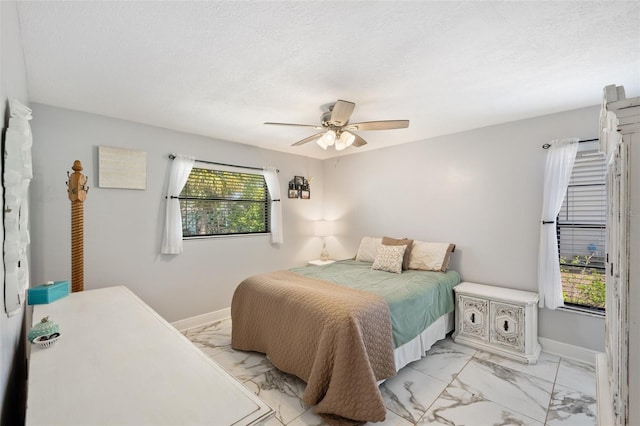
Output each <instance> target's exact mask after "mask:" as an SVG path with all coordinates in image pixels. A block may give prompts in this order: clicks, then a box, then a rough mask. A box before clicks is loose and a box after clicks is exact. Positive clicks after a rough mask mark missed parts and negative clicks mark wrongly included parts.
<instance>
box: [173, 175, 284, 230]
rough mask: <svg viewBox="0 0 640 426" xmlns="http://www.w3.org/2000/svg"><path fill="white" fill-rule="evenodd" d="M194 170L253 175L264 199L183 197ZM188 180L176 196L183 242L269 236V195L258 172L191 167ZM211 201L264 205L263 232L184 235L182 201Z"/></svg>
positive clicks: (262, 176)
mask: <svg viewBox="0 0 640 426" xmlns="http://www.w3.org/2000/svg"><path fill="white" fill-rule="evenodd" d="M194 170H209V171H212V172H220V173H232V174H235V175H254V176H260V177H261V179H262V185H263V188H264V194H265V195H264V199H260V200H253V199H247V198H232V197H209V198H206V197H193V196H188V195H184V191H185V189H186V188H187V187H188V183H189V179H190V178H191V174H192V173H193V171H194ZM189 179H187V183H185V186H184V188H183V190H182V191H181V192H180V195H178V197H177V198H178V201H179V203H180V212H181V217H182V239H183V240H195V239H207V238H225V237H244V236H257V235H270V234H271V201H272V200H271V194H270V193H269V189H268V187H267V182H266V179H265V178H264V174H263V173H260V172H256V171H255V170H250V169H245V168H243V167H231V166H223V165H209V164H202V166H200V167H193V168H192V170H191V173H189ZM188 200H191V201H199V200H201V201H211V202H213V203H216V202H230V203H236V202H237V203H247V202H255V203H260V204H263V205H264V220H263V222H262V223H263V225H264V231H248V232H223V233H211V234H192V235H189V234H188V233H186V231H187V230H188V229H187V228H186V227H185V214H184V209H185V207H184V204H183V202H184V201H188Z"/></svg>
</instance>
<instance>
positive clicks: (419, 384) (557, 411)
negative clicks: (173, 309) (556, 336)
mask: <svg viewBox="0 0 640 426" xmlns="http://www.w3.org/2000/svg"><path fill="white" fill-rule="evenodd" d="M183 334H184V335H185V336H186V337H187V338H188V339H189V340H191V341H192V342H193V343H194V344H195V345H196V346H198V347H199V348H200V349H201V350H202V351H204V352H205V353H206V354H207V355H208V356H209V357H210V358H212V359H213V360H214V361H216V362H217V363H218V364H219V365H220V366H221V367H222V368H224V369H225V370H226V371H227V372H228V373H230V374H231V375H233V376H234V377H235V378H236V379H237V380H239V381H240V382H242V383H243V384H244V385H245V386H246V387H247V388H249V389H251V391H253V392H254V393H255V394H256V395H258V396H259V397H260V398H261V399H262V400H263V401H265V402H266V403H267V404H268V405H269V406H270V407H271V408H273V409H274V411H275V416H274V417H272V418H271V419H270V420H269V421H267V423H266V424H265V426H283V425H286V426H300V425H318V426H320V425H324V424H325V423H324V422H323V421H322V418H320V417H319V416H317V415H315V414H314V413H313V408H312V407H309V406H307V405H306V404H304V403H303V402H302V393H303V392H304V388H305V383H304V382H303V381H302V380H300V379H298V378H297V377H294V376H292V375H289V374H286V373H283V372H281V371H279V370H278V369H276V368H275V367H274V366H273V365H272V364H271V362H270V361H269V360H268V359H267V357H266V356H264V355H262V354H259V353H255V352H242V351H236V350H233V349H232V348H231V320H230V319H226V320H222V321H218V322H213V323H210V324H207V325H204V326H201V327H196V328H192V329H189V330H185V331H183ZM380 391H381V393H382V395H383V398H384V400H385V403H386V406H387V417H386V420H385V421H384V422H382V423H372V425H373V424H376V425H394V426H410V425H447V426H460V425H469V426H484V425H487V426H488V425H501V426H502V425H518V426H521V425H522V426H524V425H526V426H529V425H531V426H534V425H535V426H542V425H548V426H554V425H561V426H565V425H576V426H589V425H596V424H597V419H596V381H595V369H594V367H593V366H591V365H588V364H583V363H580V362H576V361H574V360H571V359H566V358H561V357H559V356H556V355H551V354H547V353H544V352H543V353H542V354H541V355H540V358H539V360H538V363H537V364H535V365H525V364H521V363H519V362H516V361H511V360H508V359H506V358H503V357H499V356H496V355H492V354H489V353H486V352H482V351H478V350H475V349H473V348H470V347H467V346H464V345H460V344H457V343H455V342H453V340H452V339H451V338H450V337H448V338H446V339H444V340H442V341H440V342H438V343H436V344H435V345H434V346H433V347H432V348H431V349H430V350H429V351H428V352H427V355H426V356H425V357H424V358H422V359H421V360H419V361H416V362H413V363H412V364H409V365H408V366H406V367H405V368H403V369H402V370H400V372H399V373H398V375H397V376H395V377H392V378H390V379H388V380H387V381H386V382H384V383H383V384H381V385H380Z"/></svg>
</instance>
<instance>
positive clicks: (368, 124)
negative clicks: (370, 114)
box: [345, 120, 409, 130]
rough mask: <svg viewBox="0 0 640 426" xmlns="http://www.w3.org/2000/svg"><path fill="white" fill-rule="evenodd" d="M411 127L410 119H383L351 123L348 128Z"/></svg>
mask: <svg viewBox="0 0 640 426" xmlns="http://www.w3.org/2000/svg"><path fill="white" fill-rule="evenodd" d="M407 127H409V120H381V121H364V122H362V123H352V124H349V125H348V126H347V127H345V129H347V130H391V129H405V128H407Z"/></svg>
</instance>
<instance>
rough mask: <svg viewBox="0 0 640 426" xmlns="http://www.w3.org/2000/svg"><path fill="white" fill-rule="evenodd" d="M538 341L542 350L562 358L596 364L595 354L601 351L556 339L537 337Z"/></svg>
mask: <svg viewBox="0 0 640 426" xmlns="http://www.w3.org/2000/svg"><path fill="white" fill-rule="evenodd" d="M538 341H539V342H540V345H541V346H542V351H543V352H547V353H550V354H554V355H558V356H561V357H563V358H571V359H575V360H577V361H581V362H585V363H587V364H590V365H593V366H595V365H596V356H597V355H598V354H600V353H601V352H597V351H594V350H591V349H586V348H583V347H580V346H574V345H570V344H568V343H563V342H558V341H556V340H551V339H547V338H544V337H538Z"/></svg>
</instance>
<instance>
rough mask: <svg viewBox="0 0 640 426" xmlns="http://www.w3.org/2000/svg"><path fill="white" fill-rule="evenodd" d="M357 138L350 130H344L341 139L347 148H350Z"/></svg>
mask: <svg viewBox="0 0 640 426" xmlns="http://www.w3.org/2000/svg"><path fill="white" fill-rule="evenodd" d="M355 140H356V137H355V136H354V135H353V134H351V133H349V132H342V134H341V135H340V141H342V142H343V143H344V145H345V148H348V147H350V146H351V145H353V142H354V141H355Z"/></svg>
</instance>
